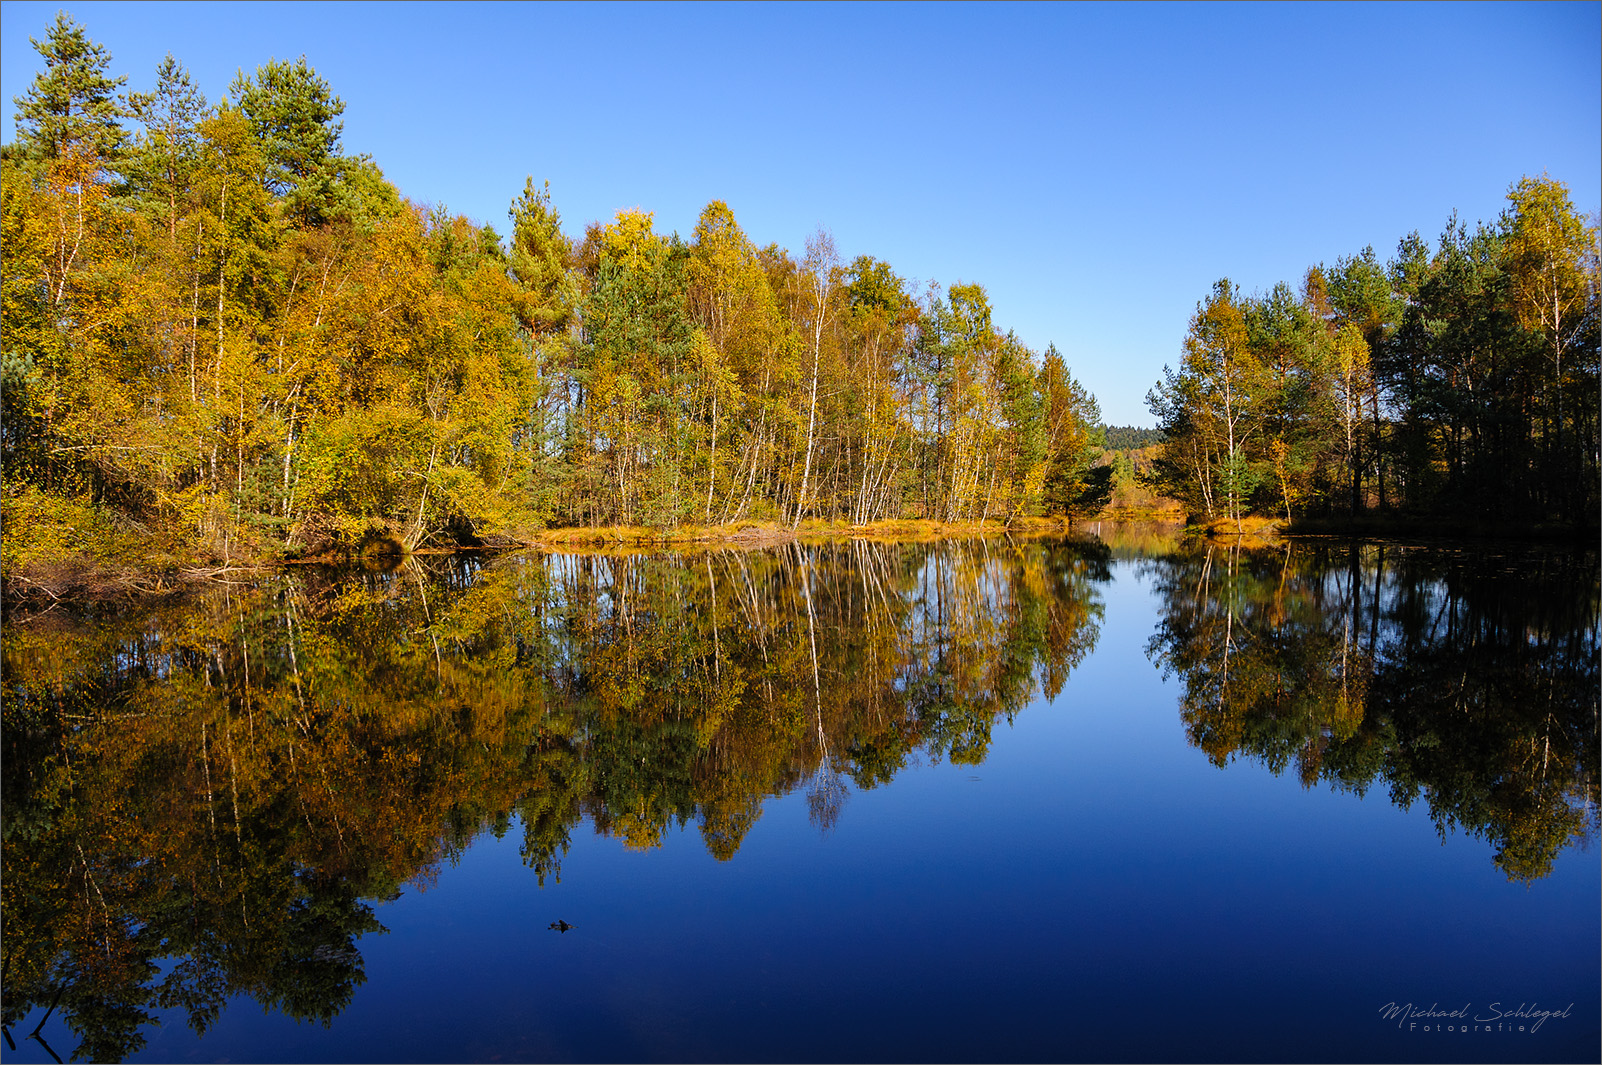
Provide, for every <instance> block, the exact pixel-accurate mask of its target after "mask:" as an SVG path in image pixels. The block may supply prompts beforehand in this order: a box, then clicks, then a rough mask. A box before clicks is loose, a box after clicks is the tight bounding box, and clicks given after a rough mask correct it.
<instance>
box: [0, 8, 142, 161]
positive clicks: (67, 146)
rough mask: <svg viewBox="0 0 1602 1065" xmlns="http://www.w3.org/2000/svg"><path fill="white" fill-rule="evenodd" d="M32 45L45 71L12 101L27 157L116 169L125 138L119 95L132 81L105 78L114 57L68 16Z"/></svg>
mask: <svg viewBox="0 0 1602 1065" xmlns="http://www.w3.org/2000/svg"><path fill="white" fill-rule="evenodd" d="M29 40H30V41H32V43H33V47H34V50H35V51H37V52H38V53H39V55H40V57H41V58H42V59H44V63H45V69H44V71H43V72H41V73H40V74H38V75H36V76H35V77H34V79H33V85H32V86H30V87H29V89H28V91H27V92H26V93H24V94H23V95H21V96H18V97H16V98H14V100H13V102H14V103H15V104H16V107H17V112H16V115H17V144H18V146H19V147H20V148H21V149H22V152H23V154H24V155H25V156H26V157H27V158H29V159H32V160H35V161H42V162H50V161H53V160H57V159H61V158H65V157H66V156H69V155H77V156H80V157H84V158H88V159H94V160H97V161H99V162H100V163H101V164H110V163H112V162H113V161H114V160H115V159H116V157H117V154H118V152H119V150H120V149H121V147H122V143H123V139H124V137H125V132H124V130H123V128H122V124H121V119H122V117H123V109H122V106H121V105H120V104H119V102H118V101H117V95H116V94H117V89H118V88H119V87H121V86H122V85H123V83H124V82H126V81H127V80H128V79H127V78H125V77H117V78H110V77H107V76H106V69H107V68H108V67H109V66H110V65H111V55H110V54H109V53H108V52H107V51H106V50H105V48H104V47H102V46H101V45H98V44H96V43H95V42H93V41H91V40H90V39H89V35H88V32H87V31H86V30H85V29H84V27H82V26H80V25H78V24H77V23H75V22H73V21H72V20H71V19H69V18H68V17H67V14H66V12H59V13H57V15H56V21H55V22H54V23H52V24H51V26H50V29H49V31H48V33H47V34H46V36H45V39H44V40H43V41H40V40H37V39H35V38H32V37H30V38H29Z"/></svg>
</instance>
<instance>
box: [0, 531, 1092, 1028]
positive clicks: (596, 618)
mask: <svg viewBox="0 0 1602 1065" xmlns="http://www.w3.org/2000/svg"><path fill="white" fill-rule="evenodd" d="M1108 559H1109V556H1108V553H1107V550H1106V548H1105V547H1103V546H1102V545H1100V544H1096V543H1093V542H1054V543H1038V542H1026V543H1023V544H1012V543H1010V542H1009V543H1006V544H1005V545H998V544H997V543H996V542H989V543H984V542H975V543H945V544H941V545H939V546H931V545H880V544H870V543H868V542H865V541H856V542H849V543H837V544H831V545H822V546H813V545H806V546H803V545H790V546H788V547H783V548H778V549H774V550H767V551H752V552H738V551H726V550H714V551H709V552H705V553H701V554H689V553H670V554H633V555H619V554H589V555H562V556H549V557H544V558H529V559H507V560H502V561H499V562H495V563H488V564H486V563H483V562H481V561H479V560H477V559H473V558H467V557H458V558H450V559H428V560H424V559H418V558H413V559H410V560H408V561H407V562H406V563H405V564H404V565H401V566H398V567H396V568H394V569H392V570H390V571H388V572H381V571H375V570H367V571H354V570H353V571H342V572H339V573H332V574H318V573H316V572H314V571H309V570H307V571H299V572H296V573H292V574H288V575H285V576H281V577H274V578H271V579H266V580H263V581H261V582H259V583H256V584H253V585H249V586H244V585H240V586H228V587H224V588H222V589H221V590H219V591H218V593H217V594H215V595H213V596H210V597H207V598H204V599H202V600H199V601H189V602H185V603H183V604H169V605H166V606H161V607H157V608H156V609H153V610H141V611H139V612H121V613H120V612H117V611H114V610H108V611H104V612H101V613H97V614H90V615H87V616H84V617H79V618H75V619H71V620H66V619H62V618H58V617H54V616H51V615H46V616H43V617H35V618H32V619H14V620H13V622H12V623H11V624H8V625H6V627H5V631H4V637H3V652H4V703H3V713H4V722H3V724H4V729H3V742H4V755H5V769H6V771H5V774H4V778H3V788H4V808H5V825H4V832H5V835H4V848H5V851H4V861H5V877H4V881H3V891H4V899H3V906H4V912H5V923H4V934H3V950H4V959H3V987H4V1004H3V1014H4V1017H3V1019H4V1023H5V1029H6V1033H5V1034H6V1038H7V1040H8V1041H9V1040H10V1039H11V1031H12V1029H14V1028H17V1027H18V1026H19V1025H20V1024H21V1023H22V1021H23V1019H24V1018H25V1017H28V1015H29V1014H30V1011H32V1010H34V1009H35V1008H37V1007H49V1008H52V1009H54V1010H59V1011H60V1013H61V1015H62V1016H63V1017H64V1018H65V1021H66V1023H67V1025H68V1027H69V1028H70V1029H71V1031H72V1032H73V1033H74V1034H75V1035H76V1037H77V1038H78V1039H79V1040H80V1042H79V1045H78V1046H77V1048H76V1050H75V1052H74V1057H75V1058H91V1059H95V1060H116V1059H119V1058H122V1057H126V1056H127V1055H129V1054H131V1053H133V1052H135V1051H137V1050H138V1049H139V1048H140V1047H142V1046H143V1045H144V1043H145V1036H144V1035H143V1029H144V1027H145V1026H146V1025H148V1024H150V1023H152V1021H153V1019H154V1011H156V1010H168V1009H178V1010H181V1011H183V1013H184V1015H185V1016H186V1017H187V1018H188V1022H189V1024H190V1026H191V1027H192V1028H193V1029H194V1030H195V1031H196V1032H197V1033H204V1032H205V1031H206V1030H207V1028H208V1027H209V1026H210V1025H212V1024H213V1023H214V1022H215V1021H216V1019H217V1017H218V1016H219V1014H220V1012H221V1010H222V1009H223V1008H224V1007H225V1005H226V1003H227V1002H228V1000H229V999H231V998H233V997H235V996H238V995H248V996H250V997H252V998H254V999H256V1000H257V1001H258V1002H260V1003H261V1004H262V1005H263V1006H265V1007H267V1008H269V1009H272V1010H278V1011H281V1012H283V1013H285V1014H288V1015H290V1016H292V1017H295V1018H297V1019H304V1020H315V1021H319V1022H321V1023H323V1024H325V1025H326V1024H328V1023H329V1022H330V1021H331V1020H332V1019H333V1018H334V1017H335V1016H336V1015H337V1014H339V1013H340V1011H341V1010H343V1009H344V1008H345V1006H346V1005H347V1004H349V1002H350V1001H351V998H352V996H353V994H354V992H355V989H356V987H357V986H358V985H360V984H361V983H362V982H363V981H364V980H365V974H364V970H363V963H362V957H361V954H360V952H359V950H358V949H357V941H358V940H359V939H360V937H361V936H363V935H365V934H367V933H369V932H374V931H381V930H382V926H381V925H380V924H379V922H378V920H377V918H376V916H375V914H374V912H373V910H372V908H371V906H370V905H369V903H370V902H371V901H373V900H382V899H389V898H393V897H395V896H396V894H397V893H398V892H399V891H400V889H401V887H402V886H403V885H405V884H407V883H413V884H419V883H426V882H427V881H428V880H429V879H430V878H431V877H432V876H434V875H435V873H436V871H437V870H438V869H439V867H440V865H441V863H445V862H449V861H450V860H452V859H453V858H454V857H455V856H457V855H459V854H460V853H461V851H462V850H463V849H464V848H465V847H467V846H468V844H469V843H470V842H471V841H472V839H473V838H474V837H475V836H476V835H477V834H478V833H479V832H480V831H482V830H483V829H485V828H489V829H491V830H493V831H494V832H496V834H497V835H499V834H502V833H504V832H505V831H507V830H508V829H509V828H510V826H511V822H512V819H513V817H514V816H515V817H516V818H517V819H518V820H520V821H521V822H522V826H523V835H524V839H523V846H522V853H523V858H524V861H525V863H526V864H527V865H528V866H529V867H530V868H531V869H532V871H533V875H534V876H535V877H536V878H537V879H538V881H539V882H540V883H541V884H542V885H543V884H544V883H546V881H547V880H555V879H558V878H559V877H560V873H561V859H562V856H563V854H564V853H565V852H566V851H567V849H568V846H569V844H570V841H571V838H572V833H573V831H574V829H575V827H576V826H578V825H579V824H580V823H581V822H582V821H585V820H588V821H589V822H590V823H591V824H592V825H593V826H594V828H595V830H596V831H598V832H600V833H602V834H605V835H610V836H616V837H619V838H620V839H622V840H623V841H624V843H625V844H626V845H627V846H629V847H642V848H643V847H652V846H657V845H660V844H661V842H662V841H663V839H664V836H665V834H666V832H667V831H668V829H669V827H670V826H674V825H677V826H680V827H683V826H687V825H688V824H690V823H691V822H694V823H695V824H696V826H697V828H698V829H699V831H700V834H701V837H702V839H703V841H704V842H705V845H706V847H707V849H708V851H709V852H710V853H711V854H713V855H714V856H716V857H717V858H718V859H720V860H727V859H728V858H730V857H732V856H733V855H734V854H735V852H736V851H737V850H738V849H739V847H740V844H741V842H742V840H743V839H744V838H745V836H746V834H747V833H748V832H749V831H750V830H751V828H752V826H753V825H754V824H755V822H756V821H757V820H758V819H759V818H760V817H761V814H762V803H763V800H764V799H765V798H766V797H767V796H770V795H781V794H785V793H787V792H790V791H793V790H796V789H800V788H805V789H807V799H808V805H809V810H810V812H811V814H812V817H813V819H814V821H815V823H817V824H818V825H819V826H820V827H822V828H825V829H827V828H829V827H831V826H832V825H833V824H834V823H835V821H836V820H837V819H838V818H839V817H840V816H842V806H843V804H844V801H845V797H846V795H847V793H848V788H847V786H846V781H847V780H849V781H851V782H852V783H854V784H855V785H856V786H857V787H860V788H871V787H874V786H876V785H878V784H882V783H886V782H888V781H889V780H891V779H892V778H893V777H894V776H895V775H896V774H897V773H898V772H899V771H900V770H901V769H902V768H903V767H905V766H906V765H907V764H908V763H909V761H911V760H913V759H915V758H918V757H922V758H927V759H931V760H939V759H946V760H949V761H952V762H960V763H977V762H980V761H982V760H983V759H984V757H985V754H986V751H987V750H988V747H989V743H990V735H991V732H990V730H991V726H992V723H993V722H994V721H995V720H996V718H998V717H1004V718H1006V719H1008V720H1010V719H1011V718H1012V716H1013V715H1014V714H1016V713H1017V712H1018V711H1019V710H1021V709H1022V708H1023V707H1025V706H1026V705H1028V703H1029V701H1030V700H1031V699H1032V698H1033V697H1034V694H1035V692H1036V691H1037V690H1044V691H1045V692H1046V694H1047V695H1049V696H1055V695H1056V693H1057V692H1058V691H1060V690H1061V688H1062V687H1063V685H1064V683H1065V682H1066V680H1067V677H1068V674H1069V672H1070V671H1071V670H1072V669H1073V668H1074V666H1075V665H1077V664H1078V663H1079V662H1080V661H1081V660H1082V659H1083V658H1084V656H1085V655H1086V654H1088V653H1089V651H1090V650H1091V649H1092V648H1093V647H1094V645H1095V642H1096V638H1097V635H1098V632H1099V623H1100V619H1101V616H1102V605H1101V600H1100V595H1099V591H1098V587H1097V586H1098V585H1099V584H1100V583H1102V582H1105V581H1107V580H1108V579H1109V577H1110V574H1109V569H1108ZM36 1032H37V1030H36ZM51 1053H52V1054H54V1051H53V1050H52V1051H51Z"/></svg>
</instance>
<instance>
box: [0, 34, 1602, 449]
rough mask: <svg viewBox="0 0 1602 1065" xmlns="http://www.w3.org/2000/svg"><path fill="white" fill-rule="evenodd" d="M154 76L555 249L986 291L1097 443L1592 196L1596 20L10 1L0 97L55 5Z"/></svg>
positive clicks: (1598, 95)
mask: <svg viewBox="0 0 1602 1065" xmlns="http://www.w3.org/2000/svg"><path fill="white" fill-rule="evenodd" d="M63 7H64V9H65V10H67V11H68V12H69V14H71V15H72V16H73V17H74V18H75V19H77V20H78V21H79V22H81V23H83V24H84V25H85V26H86V27H87V28H88V30H89V33H90V36H91V37H93V38H94V39H95V40H97V41H99V42H100V43H102V44H103V45H105V46H106V47H107V48H108V49H109V51H110V52H111V55H112V60H113V64H112V65H113V70H114V72H115V73H119V74H127V75H128V78H129V83H128V84H129V87H130V88H133V89H145V88H148V87H149V86H150V84H151V83H152V82H153V80H154V70H155V68H156V65H157V63H158V62H160V60H161V58H162V56H163V55H164V54H165V53H166V52H168V51H171V52H172V53H173V54H174V55H175V56H176V57H177V58H178V59H179V60H180V61H181V62H183V63H184V64H185V65H186V66H187V67H188V68H189V69H190V71H191V72H192V73H193V74H194V75H195V77H196V79H197V81H198V82H199V84H200V85H201V87H202V88H203V89H204V91H205V92H206V94H207V96H208V97H209V98H211V99H216V98H217V97H219V96H221V95H223V94H224V93H225V92H226V91H227V87H228V84H229V82H230V81H231V80H232V78H233V75H234V73H235V71H236V70H237V69H239V68H241V67H243V68H244V69H246V70H254V68H255V67H256V66H258V65H259V64H261V63H263V62H265V61H266V60H267V59H269V58H274V57H276V58H281V59H292V58H294V57H296V56H299V55H301V54H305V55H306V57H307V59H308V60H309V61H310V62H311V64H312V65H313V66H314V67H315V68H316V69H317V71H318V73H320V74H321V75H322V76H323V77H325V78H327V79H328V81H329V82H330V83H331V84H332V86H333V88H334V90H335V92H336V93H338V94H339V95H340V96H341V97H342V98H343V99H344V100H345V103H346V111H345V115H344V121H345V138H344V144H345V148H346V150H347V151H350V152H368V153H371V154H372V155H373V156H374V157H375V159H376V160H377V162H378V163H379V165H380V166H381V167H383V169H384V171H385V173H386V174H387V175H388V177H389V178H390V179H391V180H392V181H394V182H395V183H396V184H397V185H398V186H399V187H400V189H401V191H402V192H403V193H404V194H405V195H407V196H408V197H410V198H412V199H414V200H417V201H421V202H429V203H435V202H442V203H444V204H446V205H447V206H448V207H449V208H450V209H452V210H453V211H456V212H460V213H463V214H467V215H469V216H471V217H473V218H476V219H479V220H481V221H486V222H489V223H491V224H493V225H495V226H496V227H497V228H498V229H500V230H501V231H502V232H504V231H505V229H506V226H505V219H506V209H507V205H508V204H509V203H510V201H511V200H512V198H513V197H514V196H515V195H516V194H517V193H518V192H519V191H520V190H521V188H522V185H523V179H524V177H525V176H527V175H533V176H534V177H535V179H536V180H538V181H544V180H549V182H550V185H551V194H552V198H553V200H554V203H555V205H556V207H557V208H558V209H559V210H560V211H561V213H562V218H563V222H564V226H565V228H566V229H567V231H568V232H569V233H570V234H573V235H579V234H581V233H582V232H583V227H584V224H585V223H586V222H589V221H592V220H596V219H603V220H609V219H611V217H612V216H613V215H614V214H615V213H616V211H617V210H618V209H620V208H623V207H643V208H645V209H647V210H651V211H654V212H655V215H656V221H657V228H658V229H660V230H662V231H664V232H666V231H671V230H678V231H679V232H680V233H683V234H685V235H686V236H687V235H688V234H689V232H690V230H691V229H692V228H693V227H694V225H695V219H696V216H697V215H698V214H699V212H700V210H701V208H702V207H703V206H705V204H706V203H707V202H708V201H709V200H713V199H722V200H725V201H726V202H727V203H728V204H729V206H730V207H731V208H733V210H734V213H735V217H736V218H737V219H738V220H739V222H740V224H741V226H742V227H743V228H744V229H745V231H746V233H747V235H748V236H750V237H751V239H752V240H754V241H756V242H757V243H759V244H768V243H772V242H777V243H779V244H781V245H783V246H785V247H787V248H789V249H791V250H792V251H793V252H794V253H796V254H797V255H798V256H799V254H800V253H801V251H802V245H803V243H804V241H805V239H806V236H807V234H808V233H810V232H811V231H812V230H814V229H815V228H817V227H818V226H820V225H821V226H824V227H826V228H828V229H829V230H830V231H831V232H832V233H833V235H834V238H835V242H836V245H837V246H838V248H839V250H840V252H841V254H842V255H843V256H845V257H846V258H850V257H853V256H855V255H859V254H868V255H873V256H875V257H877V258H880V259H884V260H886V261H888V262H889V263H890V264H891V265H892V267H894V268H895V270H896V271H897V272H898V273H899V274H901V275H902V276H903V277H906V278H909V279H915V280H917V281H918V282H920V283H927V282H928V281H931V280H933V281H938V282H940V283H941V284H942V285H949V284H951V283H954V282H957V281H977V282H979V283H981V284H983V285H984V286H985V288H986V290H987V291H988V292H989V294H990V298H991V302H992V305H993V306H994V308H995V317H996V321H997V323H998V324H999V325H1000V326H1002V327H1003V328H1011V329H1014V330H1016V331H1017V333H1018V335H1019V336H1020V337H1022V338H1023V340H1024V341H1025V342H1026V343H1028V344H1029V345H1030V346H1031V347H1033V348H1035V349H1036V350H1043V349H1044V348H1045V347H1046V345H1047V344H1048V343H1055V344H1056V345H1057V348H1058V350H1060V351H1061V352H1062V353H1063V355H1064V357H1065V358H1066V359H1067V361H1068V364H1069V366H1070V367H1071V368H1072V370H1073V372H1074V374H1075V376H1077V377H1078V378H1079V379H1080V380H1081V381H1083V382H1084V383H1085V384H1086V386H1087V387H1089V389H1090V390H1091V391H1092V392H1093V393H1094V394H1095V395H1096V397H1097V398H1098V399H1099V400H1100V402H1101V407H1102V412H1103V414H1104V416H1105V418H1106V420H1107V421H1108V422H1109V423H1111V424H1130V423H1133V424H1143V425H1144V424H1151V422H1152V418H1151V416H1150V414H1149V413H1148V412H1147V411H1146V408H1145V403H1144V396H1145V393H1146V390H1147V389H1148V388H1150V387H1151V385H1152V383H1153V382H1154V381H1155V380H1156V379H1157V378H1158V376H1159V375H1160V374H1161V372H1162V367H1163V365H1164V364H1165V363H1174V362H1176V361H1177V359H1178V354H1179V350H1180V343H1181V340H1182V339H1183V336H1184V333H1185V329H1186V326H1187V323H1188V320H1189V317H1190V315H1191V313H1192V312H1193V311H1194V310H1195V307H1196V303H1197V301H1198V300H1200V299H1201V298H1202V297H1203V296H1205V295H1206V293H1207V291H1208V289H1209V288H1210V287H1211V285H1212V283H1213V282H1214V281H1215V280H1216V279H1218V278H1219V277H1222V276H1229V277H1230V278H1232V279H1233V280H1235V282H1236V283H1237V284H1239V285H1241V286H1243V287H1244V288H1245V289H1246V290H1247V291H1253V290H1260V289H1266V288H1268V287H1269V286H1271V285H1272V284H1273V283H1274V282H1276V281H1279V280H1286V281H1289V282H1291V283H1292V284H1296V283H1298V282H1299V280H1300V278H1301V276H1302V274H1303V273H1304V272H1305V271H1306V269H1307V267H1308V266H1309V265H1311V264H1313V263H1316V262H1320V261H1325V262H1332V261H1333V260H1334V259H1335V258H1337V257H1338V256H1341V255H1348V254H1353V253H1355V252H1358V251H1360V250H1361V249H1362V248H1363V247H1364V246H1365V245H1368V244H1373V245H1374V247H1375V249H1376V250H1377V251H1378V252H1379V253H1380V255H1381V257H1382V258H1383V257H1388V256H1389V254H1390V253H1391V252H1392V251H1393V250H1394V248H1395V245H1396V241H1397V240H1398V239H1399V238H1400V237H1402V236H1403V235H1404V234H1406V233H1408V232H1409V231H1411V230H1414V229H1417V230H1419V231H1420V232H1421V233H1422V234H1423V235H1424V236H1425V237H1426V238H1430V239H1432V240H1433V238H1434V237H1435V236H1437V235H1438V234H1439V233H1440V231H1441V229H1442V227H1443V225H1444V223H1445V222H1446V219H1447V217H1448V216H1449V214H1450V213H1451V211H1452V210H1453V209H1454V208H1455V209H1456V210H1457V211H1458V212H1459V214H1460V215H1461V216H1462V217H1463V218H1464V219H1466V220H1467V221H1469V222H1470V223H1472V222H1473V221H1475V220H1477V219H1487V220H1489V219H1492V218H1494V217H1495V216H1496V215H1497V214H1499V213H1500V212H1501V210H1502V208H1503V206H1504V204H1505V200H1504V197H1505V194H1506V191H1507V187H1508V186H1509V184H1511V183H1512V182H1514V181H1516V180H1517V179H1518V178H1519V177H1520V176H1521V175H1524V174H1539V173H1541V172H1543V171H1545V172H1547V173H1549V174H1551V175H1552V176H1553V177H1556V178H1559V179H1561V180H1563V181H1565V182H1567V183H1568V184H1569V187H1570V189H1571V191H1572V194H1573V199H1574V202H1575V206H1576V207H1577V208H1578V209H1579V210H1580V211H1582V212H1587V213H1588V212H1592V211H1595V210H1597V208H1598V207H1599V205H1602V190H1599V186H1602V178H1599V170H1602V162H1599V160H1602V143H1599V140H1602V135H1599V131H1602V113H1599V112H1602V106H1599V101H1602V66H1599V56H1602V47H1599V40H1602V4H1597V3H1566V4H1537V3H1530V4H1505V5H1504V4H1466V5H1458V4H1421V5H1410V4H1374V5H1346V4H1335V5H1320V4H1293V5H1283V6H1281V5H1274V4H1245V5H1233V4H1224V5H1180V4H1158V5H1141V4H1114V5H1098V4H1085V5H1045V4H1032V5H1017V6H1013V5H988V4H987V5H974V6H970V5H964V4H941V5H917V4H894V5H865V6H847V5H839V4H829V5H794V6H788V5H754V6H746V5H738V4H726V5H713V6H698V5H666V6H646V5H632V4H631V5H623V6H608V5H600V4H581V5H573V6H566V5H534V4H527V5H524V4H483V5H477V4H452V5H434V4H426V3H412V4H348V5H347V4H138V3H115V4H104V3H72V4H66V5H62V4H59V3H26V2H5V3H3V4H0V31H3V32H0V87H3V94H0V95H3V111H4V115H3V122H4V134H5V137H6V139H7V140H10V139H11V138H12V137H13V136H14V135H15V132H14V130H15V119H14V110H15V109H14V107H13V105H12V98H13V97H14V96H16V95H18V94H20V93H23V92H25V91H26V90H27V87H28V85H29V84H30V83H31V81H32V79H33V76H34V74H35V72H36V71H37V70H38V69H39V67H40V63H39V59H38V56H37V55H36V54H35V53H34V51H33V49H32V47H31V45H30V44H29V41H28V38H29V36H30V35H31V36H38V37H42V36H43V34H44V30H45V27H46V25H47V24H48V23H49V22H50V21H51V20H52V19H53V17H54V15H55V12H56V11H57V10H58V9H61V8H63Z"/></svg>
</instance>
